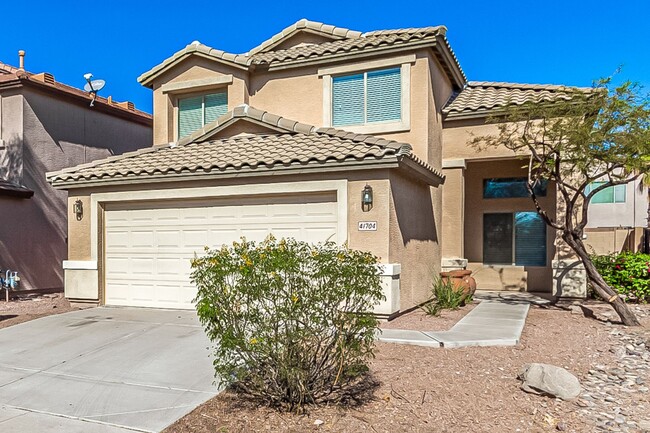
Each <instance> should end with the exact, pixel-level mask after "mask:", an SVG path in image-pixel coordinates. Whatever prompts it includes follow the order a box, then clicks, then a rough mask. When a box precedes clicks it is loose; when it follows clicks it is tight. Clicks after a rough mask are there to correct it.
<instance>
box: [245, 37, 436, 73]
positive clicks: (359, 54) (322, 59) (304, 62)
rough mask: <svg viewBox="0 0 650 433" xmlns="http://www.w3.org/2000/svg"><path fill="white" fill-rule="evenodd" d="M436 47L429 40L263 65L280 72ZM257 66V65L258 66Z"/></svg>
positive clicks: (434, 41) (433, 42) (433, 41)
mask: <svg viewBox="0 0 650 433" xmlns="http://www.w3.org/2000/svg"><path fill="white" fill-rule="evenodd" d="M435 45H436V40H435V39H433V40H431V39H429V40H426V41H417V42H411V43H405V44H403V45H399V46H387V47H378V48H373V49H364V50H362V51H356V52H343V53H337V54H330V55H325V56H323V55H321V56H318V57H315V58H308V59H299V60H290V61H287V62H271V63H263V65H268V68H269V69H268V70H269V71H280V70H283V69H290V68H299V67H303V66H311V65H318V64H321V63H330V62H332V61H343V60H347V59H352V58H354V59H358V58H364V57H372V56H377V55H379V54H390V53H395V52H401V51H408V50H413V49H417V48H426V47H433V46H435ZM258 65H259V64H258Z"/></svg>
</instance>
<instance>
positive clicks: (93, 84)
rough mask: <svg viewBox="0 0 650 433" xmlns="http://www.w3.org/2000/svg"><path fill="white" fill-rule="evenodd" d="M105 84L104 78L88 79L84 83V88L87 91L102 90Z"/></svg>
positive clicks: (95, 91)
mask: <svg viewBox="0 0 650 433" xmlns="http://www.w3.org/2000/svg"><path fill="white" fill-rule="evenodd" d="M105 85H106V81H104V80H92V81H88V82H87V83H86V84H85V85H84V90H85V91H86V92H89V93H92V92H94V93H97V92H99V91H100V90H102V89H103V88H104V86H105Z"/></svg>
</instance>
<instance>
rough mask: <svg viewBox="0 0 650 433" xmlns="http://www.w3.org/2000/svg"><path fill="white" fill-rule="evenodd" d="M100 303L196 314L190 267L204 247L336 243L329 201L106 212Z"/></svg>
mask: <svg viewBox="0 0 650 433" xmlns="http://www.w3.org/2000/svg"><path fill="white" fill-rule="evenodd" d="M104 226H105V237H104V244H105V302H106V304H108V305H125V306H137V307H156V308H183V309H190V308H194V305H193V304H192V300H193V299H194V296H195V294H196V289H195V288H194V287H193V286H192V284H191V283H190V277H189V275H190V271H191V269H190V260H191V259H192V258H193V257H194V254H195V253H196V254H198V255H201V254H204V247H205V246H210V247H211V248H215V247H219V246H221V245H223V244H230V243H231V242H233V241H235V240H239V239H240V237H242V236H245V237H246V238H247V239H248V240H253V241H261V240H263V239H264V238H265V237H266V236H267V235H269V234H270V233H273V235H274V236H276V237H277V238H281V237H293V238H295V239H298V240H303V241H308V242H321V241H326V240H332V241H335V240H336V233H337V204H336V196H335V194H334V193H332V194H313V195H302V196H296V197H282V196H275V197H273V196H267V197H263V198H262V197H256V198H239V199H229V200H228V201H225V200H222V201H218V200H211V201H207V200H205V201H202V202H194V203H187V202H185V203H183V204H182V205H181V204H179V203H178V202H176V203H164V202H163V203H157V204H153V205H152V204H149V205H146V206H143V205H136V204H131V205H120V206H117V205H112V206H107V208H106V213H105V219H104Z"/></svg>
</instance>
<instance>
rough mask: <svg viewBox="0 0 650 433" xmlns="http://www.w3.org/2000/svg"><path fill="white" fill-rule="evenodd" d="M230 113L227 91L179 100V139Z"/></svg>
mask: <svg viewBox="0 0 650 433" xmlns="http://www.w3.org/2000/svg"><path fill="white" fill-rule="evenodd" d="M227 112H228V93H227V92H226V91H222V92H218V93H210V94H206V95H199V96H192V97H189V98H179V99H178V138H183V137H185V136H188V135H190V134H191V133H193V132H194V131H196V130H198V129H201V128H202V127H203V125H205V124H207V123H210V122H212V121H214V120H216V119H217V118H218V117H219V116H222V115H224V114H226V113H227Z"/></svg>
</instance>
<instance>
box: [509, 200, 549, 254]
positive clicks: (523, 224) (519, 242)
mask: <svg viewBox="0 0 650 433" xmlns="http://www.w3.org/2000/svg"><path fill="white" fill-rule="evenodd" d="M515 264H516V265H518V266H546V223H545V222H544V220H543V219H542V217H541V216H539V214H538V213H537V212H515Z"/></svg>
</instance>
